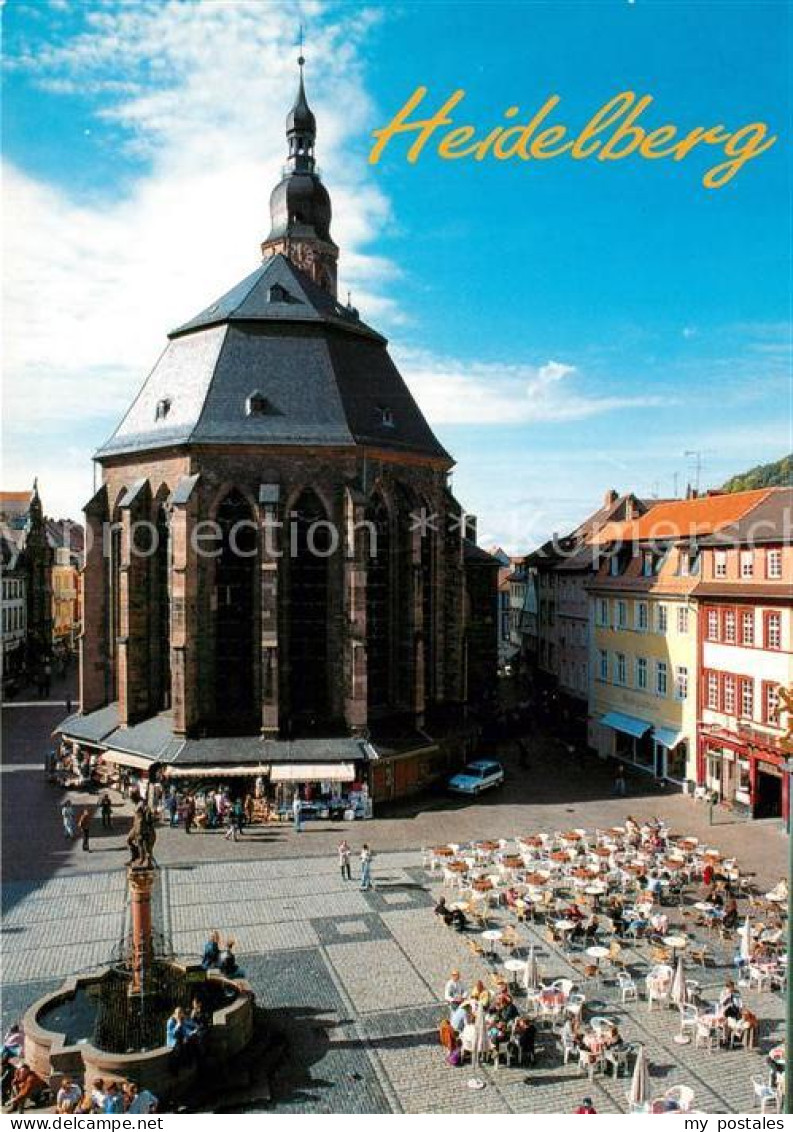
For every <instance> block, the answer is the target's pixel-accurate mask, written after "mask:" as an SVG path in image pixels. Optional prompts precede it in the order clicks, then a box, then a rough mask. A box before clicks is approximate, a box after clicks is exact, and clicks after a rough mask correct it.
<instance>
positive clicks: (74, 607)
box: [52, 547, 81, 653]
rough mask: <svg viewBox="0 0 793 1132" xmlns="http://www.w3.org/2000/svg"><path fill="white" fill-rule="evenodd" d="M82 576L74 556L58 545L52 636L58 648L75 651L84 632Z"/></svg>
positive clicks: (53, 585)
mask: <svg viewBox="0 0 793 1132" xmlns="http://www.w3.org/2000/svg"><path fill="white" fill-rule="evenodd" d="M79 584H80V579H79V572H78V568H77V565H76V563H75V559H74V555H73V554H72V553H71V552H70V551H69V550H68V549H67V548H65V547H57V548H56V550H55V561H54V562H53V565H52V639H53V645H54V646H55V649H56V651H60V652H63V653H70V652H73V651H74V650H75V649H76V647H77V637H78V635H79V632H80V617H81V614H80V589H79Z"/></svg>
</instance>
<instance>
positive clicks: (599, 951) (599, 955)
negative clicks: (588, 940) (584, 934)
mask: <svg viewBox="0 0 793 1132" xmlns="http://www.w3.org/2000/svg"><path fill="white" fill-rule="evenodd" d="M586 953H587V955H588V956H589V957H590V959H594V960H595V963H597V964H599V963H600V960H601V959H605V958H606V956H607V955H608V953H609V949H608V948H607V947H601V946H600V944H596V945H595V946H594V947H588V948H587V949H586Z"/></svg>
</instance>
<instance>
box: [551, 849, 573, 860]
mask: <svg viewBox="0 0 793 1132" xmlns="http://www.w3.org/2000/svg"><path fill="white" fill-rule="evenodd" d="M551 860H552V861H569V860H570V855H569V854H568V852H567V850H566V849H554V851H553V853H551Z"/></svg>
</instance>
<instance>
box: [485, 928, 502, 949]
mask: <svg viewBox="0 0 793 1132" xmlns="http://www.w3.org/2000/svg"><path fill="white" fill-rule="evenodd" d="M503 935H504V933H503V932H502V931H499V929H498V928H488V929H487V931H486V932H482V939H484V940H487V943H488V952H489V954H490V955H493V954H494V952H495V949H496V944H497V943H498V941H499V940H500V939H501V938H502V937H503Z"/></svg>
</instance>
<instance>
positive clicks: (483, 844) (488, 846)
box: [474, 841, 501, 853]
mask: <svg viewBox="0 0 793 1132" xmlns="http://www.w3.org/2000/svg"><path fill="white" fill-rule="evenodd" d="M500 848H501V845H500V843H499V842H498V841H477V842H476V844H475V845H474V849H485V850H486V851H487V852H488V853H495V851H496V849H500Z"/></svg>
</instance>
